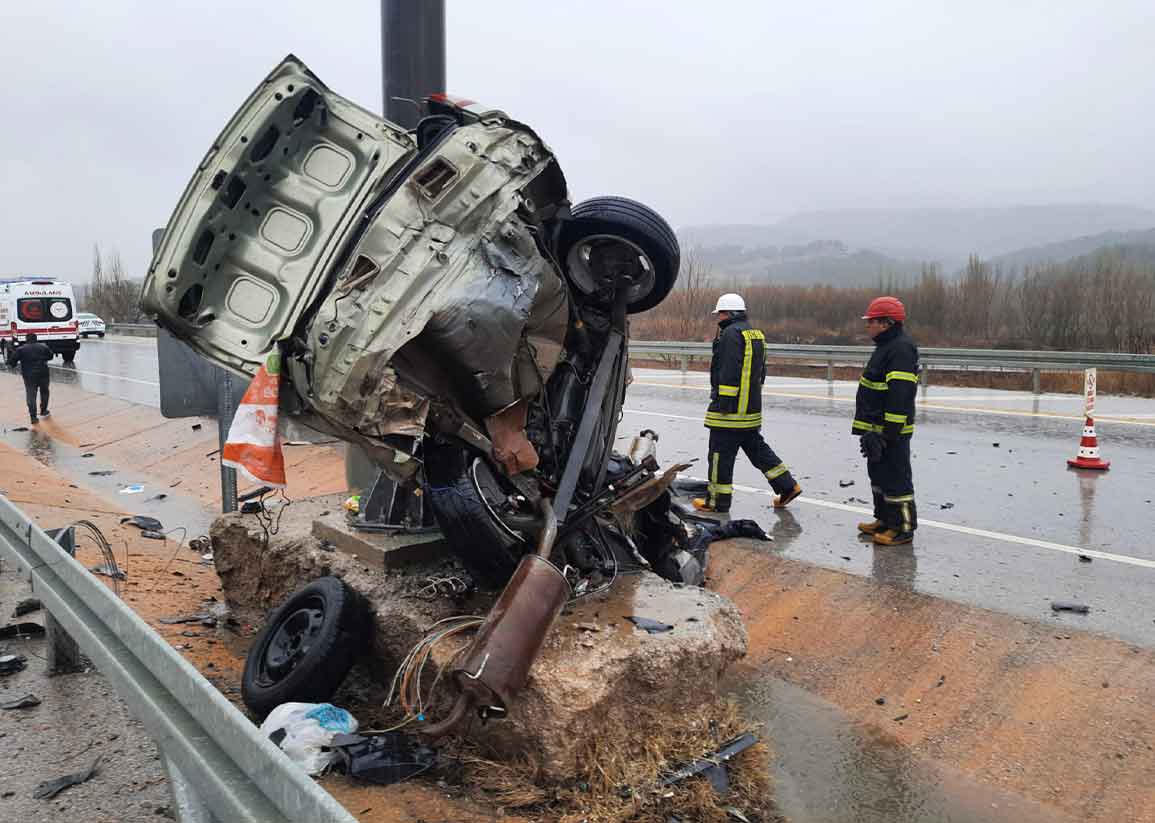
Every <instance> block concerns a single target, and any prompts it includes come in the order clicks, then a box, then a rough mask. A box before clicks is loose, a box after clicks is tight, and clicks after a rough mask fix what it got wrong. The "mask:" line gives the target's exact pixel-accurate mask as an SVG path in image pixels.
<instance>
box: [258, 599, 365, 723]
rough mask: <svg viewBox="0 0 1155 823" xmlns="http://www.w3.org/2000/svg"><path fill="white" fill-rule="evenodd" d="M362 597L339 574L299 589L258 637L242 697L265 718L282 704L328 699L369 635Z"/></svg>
mask: <svg viewBox="0 0 1155 823" xmlns="http://www.w3.org/2000/svg"><path fill="white" fill-rule="evenodd" d="M368 623H369V621H368V612H367V609H366V607H365V604H364V602H363V601H362V600H361V598H360V597H359V596H358V595H357V594H356V593H355V592H354V591H353V590H352V589H350V588H349V587H348V586H346V585H345V583H344V582H343V581H341V580H340V579H339V578H336V577H321V578H318V579H316V580H314V581H312V582H311V583H308V584H306V585H305V586H302V587H301V588H300V589H298V590H297V591H296V592H294V593H293V594H292V595H291V596H290V597H289V598H288V599H287V600H286V601H285V602H284V603H282V604H281V605H280V606H279V607H278V608H277V609H276V611H274V612H273V613H272V615H270V616H269V619H268V621H267V622H266V623H265V625H264V627H263V628H262V629H261V631H260V633H259V634H258V635H257V637H256V639H255V640H254V641H253V645H252V647H251V648H250V649H249V654H248V656H247V657H246V658H245V669H244V674H243V675H242V677H241V697H242V698H243V699H244V701H245V705H246V706H248V707H249V709H251V710H252V712H253V713H254V714H257V715H259V716H261V717H263V716H265V715H266V714H268V713H269V712H270V711H272V710H273V709H274V708H276V707H277V706H279V705H281V704H282V703H293V702H299V703H323V702H325V701H326V700H328V699H329V698H330V697H332V696H333V693H334V692H335V691H336V690H337V687H338V686H340V685H341V682H342V681H343V680H344V679H345V676H346V675H347V674H348V673H349V669H351V668H352V667H353V662H354V660H355V659H356V656H357V654H358V653H359V652H360V650H361V649H362V648H364V646H365V643H366V641H367V635H368Z"/></svg>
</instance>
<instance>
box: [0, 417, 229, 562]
mask: <svg viewBox="0 0 1155 823" xmlns="http://www.w3.org/2000/svg"><path fill="white" fill-rule="evenodd" d="M0 439H2V440H3V442H5V443H7V444H8V445H9V446H12V447H13V448H15V449H18V450H20V451H23V452H24V453H25V454H27V455H29V456H30V457H32V458H34V459H35V460H37V461H38V462H40V463H43V464H44V465H45V466H48V467H50V468H52V469H54V470H56V471H57V472H59V473H60V474H61V475H62V476H63V477H65V478H66V479H67V480H68V481H69V482H70V483H74V484H75V485H77V486H79V487H80V488H83V489H87V490H89V491H92V492H95V493H96V494H97V495H99V496H100V497H101V498H103V499H104V500H105V502H106V503H108V504H109V505H108V508H109V509H120V510H123V511H126V512H130V513H132V514H147V515H151V516H153V517H156V518H157V519H159V520H160V521H161V522H162V523H163V524H164V527H165V530H166V531H169V530H173V529H177V528H178V527H182V528H184V529H187V530H188V535H187V538H188V539H191V538H193V537H196V536H197V535H201V534H208V530H209V526H210V525H212V521H213V518H214V517H215V516H216V515H215V514H214V513H213V512H212V511H211V510H210V509H208V508H206V507H205V506H204V505H203V504H202V503H201V502H200V501H199V500H197V499H195V498H190V497H185V496H183V495H180V494H174V490H173V489H171V488H169V487H168V484H167V483H160V482H158V481H154V480H152V479H151V478H149V477H147V476H146V475H143V474H139V473H135V472H133V471H132V470H122V469H117V468H115V467H114V466H112V465H110V464H106V463H104V462H103V461H102V460H101V458H100V453H99V452H96V454H95V455H94V456H93V457H88V458H86V457H81V455H82V454H84V453H86V450H84V449H79V448H76V447H75V446H70V445H68V444H66V443H63V442H61V441H59V440H56V439H54V438H53V437H52V436H51V435H50V434H48V433H47V432H44V431H40V430H38V429H29V430H27V431H14V430H12V429H8V428H6V429H4V430H3V434H2V435H0ZM104 470H110V471H112V473H111V474H109V475H107V476H103V477H100V476H93V475H92V474H91V472H94V471H104ZM133 484H139V485H142V486H144V491H143V492H141V493H139V494H120V490H121V489H123V488H125V487H127V486H130V485H133ZM159 494H164V495H165V498H164V499H163V500H156V499H154V498H155V497H156V495H159ZM180 536H181V532H180V531H176V532H175V534H173V535H172V537H173V539H176V540H179V539H180Z"/></svg>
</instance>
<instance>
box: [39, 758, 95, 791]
mask: <svg viewBox="0 0 1155 823" xmlns="http://www.w3.org/2000/svg"><path fill="white" fill-rule="evenodd" d="M98 765H100V756H98V757H97V758H96V759H95V760H93V761H92V765H91V766H89V767H88V768H87V769H85V770H84V771H81V772H76V773H75V774H66V775H64V777H58V778H56V779H55V780H46V781H44V782H43V783H41V784H40V785H38V786H37V787H36V788H35V789H33V791H32V796H33V797H35V798H36V799H38V800H51V799H52V798H54V797H56V795H58V794H60V793H61V792H62V791H64V790H65V789H67V788H68V787H69V786H79V785H80V784H81V783H87V782H88V781H89V780H91V779H92V778H93V776H95V775H96V767H97V766H98Z"/></svg>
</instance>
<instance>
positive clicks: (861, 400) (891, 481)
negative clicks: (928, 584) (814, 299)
mask: <svg viewBox="0 0 1155 823" xmlns="http://www.w3.org/2000/svg"><path fill="white" fill-rule="evenodd" d="M862 319H863V320H865V321H866V333H867V334H869V335H870V336H871V337H872V338H873V339H874V353H873V354H872V355H871V356H870V361H869V362H868V363H867V364H866V369H865V370H864V371H863V372H862V377H861V378H859V380H858V395H857V397H856V399H855V404H854V406H855V408H854V425H853V427H852V429H851V431H852V433H853V434H855V435H857V436H858V437H859V444H860V445H859V448H860V450H861V452H862V456H863V457H865V458H866V471H867V473H868V474H869V475H870V489H871V491H872V492H873V493H874V520H873V522H870V523H859V524H858V530H859V531H860V532H863V533H864V534H869V535H872V536H873V539H874V542H875V543H877V544H879V545H883V546H893V545H897V544H900V543H909V542H911V540H913V539H914V530H915V529H916V528H918V516H917V512H916V510H915V505H914V479H913V477H912V475H911V468H910V439H911V436H912V435H913V433H914V397H915V393H916V392H917V391H918V375H919V366H918V346H917V345H915V342H914V340H912V339H911V337H910V335H908V334H907V333H906V330H905V329H904V328H903V323H904V322H905V320H906V307H905V306H903V305H902V301H900V300H899V299H898V298H897V297H878V298H875V299H874V300H872V301H871V302H870V305H869V306H868V307H867V309H866V314H864V315H863V316H862Z"/></svg>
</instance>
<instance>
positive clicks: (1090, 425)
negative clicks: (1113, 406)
mask: <svg viewBox="0 0 1155 823" xmlns="http://www.w3.org/2000/svg"><path fill="white" fill-rule="evenodd" d="M1067 465H1068V466H1069V467H1071V468H1073V469H1097V470H1099V471H1104V470H1106V469H1109V468H1110V467H1111V461H1110V460H1103V459H1102V458H1100V457H1099V438H1098V437H1097V436H1096V435H1095V420H1094V419H1093V418H1092V417H1091V416H1090V415H1087V422H1086V423H1084V424H1083V439H1082V440H1080V441H1079V455H1078V457H1076V458H1075V459H1074V460H1068V461H1067Z"/></svg>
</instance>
